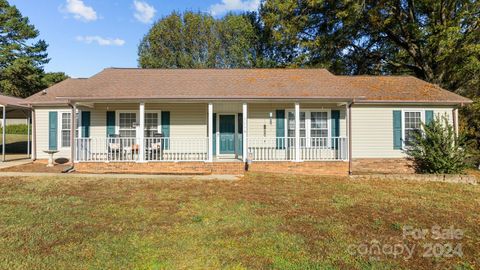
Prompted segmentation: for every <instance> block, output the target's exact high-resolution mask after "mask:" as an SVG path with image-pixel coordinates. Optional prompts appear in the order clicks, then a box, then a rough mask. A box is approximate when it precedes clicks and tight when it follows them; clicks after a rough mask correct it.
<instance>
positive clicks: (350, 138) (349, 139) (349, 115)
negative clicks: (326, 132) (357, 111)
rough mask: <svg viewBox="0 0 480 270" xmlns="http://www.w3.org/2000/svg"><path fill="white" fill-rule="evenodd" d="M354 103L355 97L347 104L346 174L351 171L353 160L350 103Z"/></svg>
mask: <svg viewBox="0 0 480 270" xmlns="http://www.w3.org/2000/svg"><path fill="white" fill-rule="evenodd" d="M354 103H355V99H353V101H352V102H350V103H349V104H348V105H347V110H348V111H347V112H348V127H347V128H348V174H349V175H352V173H353V161H352V156H353V155H352V148H353V147H352V105H353V104H354Z"/></svg>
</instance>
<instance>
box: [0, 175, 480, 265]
mask: <svg viewBox="0 0 480 270" xmlns="http://www.w3.org/2000/svg"><path fill="white" fill-rule="evenodd" d="M434 225H438V226H441V228H449V227H450V226H454V228H456V229H461V230H462V232H463V236H462V237H460V239H454V240H452V239H447V240H445V239H443V240H433V239H431V238H429V237H427V238H426V239H424V240H414V239H412V237H407V238H405V239H404V238H403V237H402V232H403V229H404V228H405V227H404V226H412V227H413V228H419V229H430V228H432V226H434ZM0 234H1V237H0V269H55V268H59V269H79V268H80V269H132V268H135V269H172V268H173V269H217V268H222V269H265V268H267V269H398V268H406V269H412V268H414V269H436V268H439V269H440V268H445V267H451V268H453V269H476V268H479V267H480V187H479V186H471V185H462V184H446V183H417V182H395V181H358V182H353V181H349V180H347V179H346V178H335V177H307V176H298V177H295V176H278V175H267V174H262V175H260V174H248V175H247V176H245V178H244V179H242V180H239V181H234V182H226V181H225V182H223V181H194V180H191V181H175V180H173V181H172V180H124V179H123V180H112V179H102V178H98V179H76V178H70V179H68V178H67V177H66V178H53V179H52V178H50V179H48V178H36V179H35V178H28V179H27V178H6V177H3V178H0ZM372 241H373V242H372ZM375 241H378V243H380V245H382V247H384V246H386V245H387V246H388V245H391V246H393V245H396V244H398V245H400V244H406V245H409V246H410V247H412V246H413V245H415V247H416V248H415V252H413V256H412V257H411V258H409V259H407V258H406V256H405V255H406V254H402V255H399V256H396V258H395V257H393V256H392V254H391V253H388V250H387V252H385V253H382V254H380V255H378V256H373V257H371V256H368V255H367V254H365V253H362V249H357V247H362V246H361V245H362V244H363V246H365V245H367V244H368V245H370V246H368V247H372V246H373V244H374V243H377V242H375ZM372 243H373V244H372ZM429 244H439V245H440V244H441V245H448V244H451V245H455V246H457V245H458V244H460V245H461V251H462V253H461V254H459V253H455V255H454V256H453V257H446V254H450V253H448V252H445V250H444V252H441V253H439V252H437V255H438V254H440V255H441V256H438V257H437V258H435V257H429V258H424V257H423V255H424V253H425V248H427V247H428V246H427V247H424V246H423V245H429ZM371 250H372V253H371V255H375V254H376V253H374V252H373V251H374V249H371ZM457 251H458V250H457ZM460 255H461V256H460Z"/></svg>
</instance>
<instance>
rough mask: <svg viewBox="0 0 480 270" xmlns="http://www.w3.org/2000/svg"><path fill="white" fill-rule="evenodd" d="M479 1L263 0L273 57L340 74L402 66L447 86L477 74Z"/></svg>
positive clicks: (463, 87)
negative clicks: (273, 47)
mask: <svg viewBox="0 0 480 270" xmlns="http://www.w3.org/2000/svg"><path fill="white" fill-rule="evenodd" d="M479 10H480V1H471V0H446V1H436V0H417V1H411V0H395V1H388V0H361V1H360V0H338V1H297V0H266V1H265V2H264V3H263V5H262V7H261V11H260V13H261V16H262V19H263V20H264V22H265V24H266V26H267V27H268V28H270V29H271V31H272V35H271V38H272V40H273V42H275V43H276V51H277V55H278V61H279V62H281V63H283V64H284V65H286V66H325V67H329V68H330V69H331V70H332V71H334V72H336V73H344V74H364V73H369V74H386V73H387V74H388V73H390V74H404V73H410V74H414V75H416V76H417V77H419V78H421V79H424V80H427V81H429V82H432V83H435V84H439V85H441V86H442V87H444V88H446V89H449V90H451V91H468V90H470V89H471V87H472V83H473V85H476V86H477V89H478V86H479V84H478V81H479V76H480V60H479V59H480V14H479Z"/></svg>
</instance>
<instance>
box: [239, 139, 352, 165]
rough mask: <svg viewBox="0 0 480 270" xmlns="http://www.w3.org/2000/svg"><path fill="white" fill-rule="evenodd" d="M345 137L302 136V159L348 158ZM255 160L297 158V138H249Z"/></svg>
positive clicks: (250, 151)
mask: <svg viewBox="0 0 480 270" xmlns="http://www.w3.org/2000/svg"><path fill="white" fill-rule="evenodd" d="M347 145H348V144H347V138H345V137H328V138H300V160H306V161H321V160H347V159H348V147H347ZM248 152H249V153H250V154H251V155H252V159H253V160H254V161H277V160H295V157H296V145H295V138H248Z"/></svg>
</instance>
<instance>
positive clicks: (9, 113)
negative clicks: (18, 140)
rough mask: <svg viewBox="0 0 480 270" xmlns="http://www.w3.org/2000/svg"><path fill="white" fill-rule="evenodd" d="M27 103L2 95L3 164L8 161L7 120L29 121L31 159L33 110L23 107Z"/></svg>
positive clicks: (28, 142) (28, 149)
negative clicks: (6, 147) (6, 152)
mask: <svg viewBox="0 0 480 270" xmlns="http://www.w3.org/2000/svg"><path fill="white" fill-rule="evenodd" d="M24 102H25V101H24V100H23V99H21V98H15V97H10V96H5V95H0V108H1V114H2V119H1V120H2V162H5V161H6V158H5V146H6V143H5V141H6V134H5V130H6V125H7V119H27V126H28V128H27V129H28V131H27V153H26V155H27V158H29V157H30V152H31V147H30V119H31V109H30V107H28V106H25V105H23V103H24Z"/></svg>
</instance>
